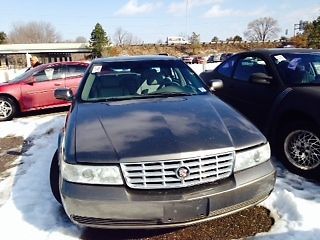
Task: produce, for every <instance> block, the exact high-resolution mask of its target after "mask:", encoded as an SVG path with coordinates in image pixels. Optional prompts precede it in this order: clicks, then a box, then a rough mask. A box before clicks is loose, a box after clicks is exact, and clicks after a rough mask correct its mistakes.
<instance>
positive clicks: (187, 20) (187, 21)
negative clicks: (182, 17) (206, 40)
mask: <svg viewBox="0 0 320 240" xmlns="http://www.w3.org/2000/svg"><path fill="white" fill-rule="evenodd" d="M188 14H189V0H186V34H185V35H186V39H185V40H188V31H189V29H188V24H189V19H188V18H189V16H188Z"/></svg>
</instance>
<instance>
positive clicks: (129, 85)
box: [81, 60, 208, 101]
mask: <svg viewBox="0 0 320 240" xmlns="http://www.w3.org/2000/svg"><path fill="white" fill-rule="evenodd" d="M207 92H208V90H207V87H206V86H205V85H204V84H203V82H202V81H201V80H200V78H199V77H198V76H197V75H196V74H195V73H194V72H193V71H192V70H191V69H190V68H189V67H188V66H187V65H185V64H184V63H183V62H182V61H176V60H165V61H164V60H146V61H141V60H140V61H124V62H120V61H119V62H117V61H116V62H103V63H96V64H93V65H91V68H90V71H89V74H88V75H87V76H86V79H85V83H84V85H83V88H82V91H81V99H82V100H84V101H100V100H104V101H107V100H110V101H116V100H124V99H133V98H149V97H150V98H152V97H168V96H181V95H199V94H207Z"/></svg>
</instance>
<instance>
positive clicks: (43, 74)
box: [33, 66, 65, 82]
mask: <svg viewBox="0 0 320 240" xmlns="http://www.w3.org/2000/svg"><path fill="white" fill-rule="evenodd" d="M33 76H34V77H35V79H36V81H37V82H43V81H51V80H57V79H61V78H64V77H65V70H64V66H51V67H47V68H46V69H44V70H42V71H40V72H36V73H35V74H34V75H33Z"/></svg>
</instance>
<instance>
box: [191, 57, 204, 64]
mask: <svg viewBox="0 0 320 240" xmlns="http://www.w3.org/2000/svg"><path fill="white" fill-rule="evenodd" d="M192 63H197V64H203V63H206V59H205V58H204V57H201V56H196V57H194V58H193V60H192Z"/></svg>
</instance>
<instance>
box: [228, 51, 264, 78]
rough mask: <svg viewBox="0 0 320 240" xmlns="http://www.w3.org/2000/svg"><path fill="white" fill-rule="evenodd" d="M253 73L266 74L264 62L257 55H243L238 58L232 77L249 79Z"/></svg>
mask: <svg viewBox="0 0 320 240" xmlns="http://www.w3.org/2000/svg"><path fill="white" fill-rule="evenodd" d="M253 73H265V74H268V71H267V65H266V62H265V61H264V60H262V59H261V58H259V57H245V58H241V59H239V61H238V63H237V66H236V69H235V72H234V76H233V77H234V78H235V79H237V80H241V81H249V79H250V76H251V75H252V74H253Z"/></svg>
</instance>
